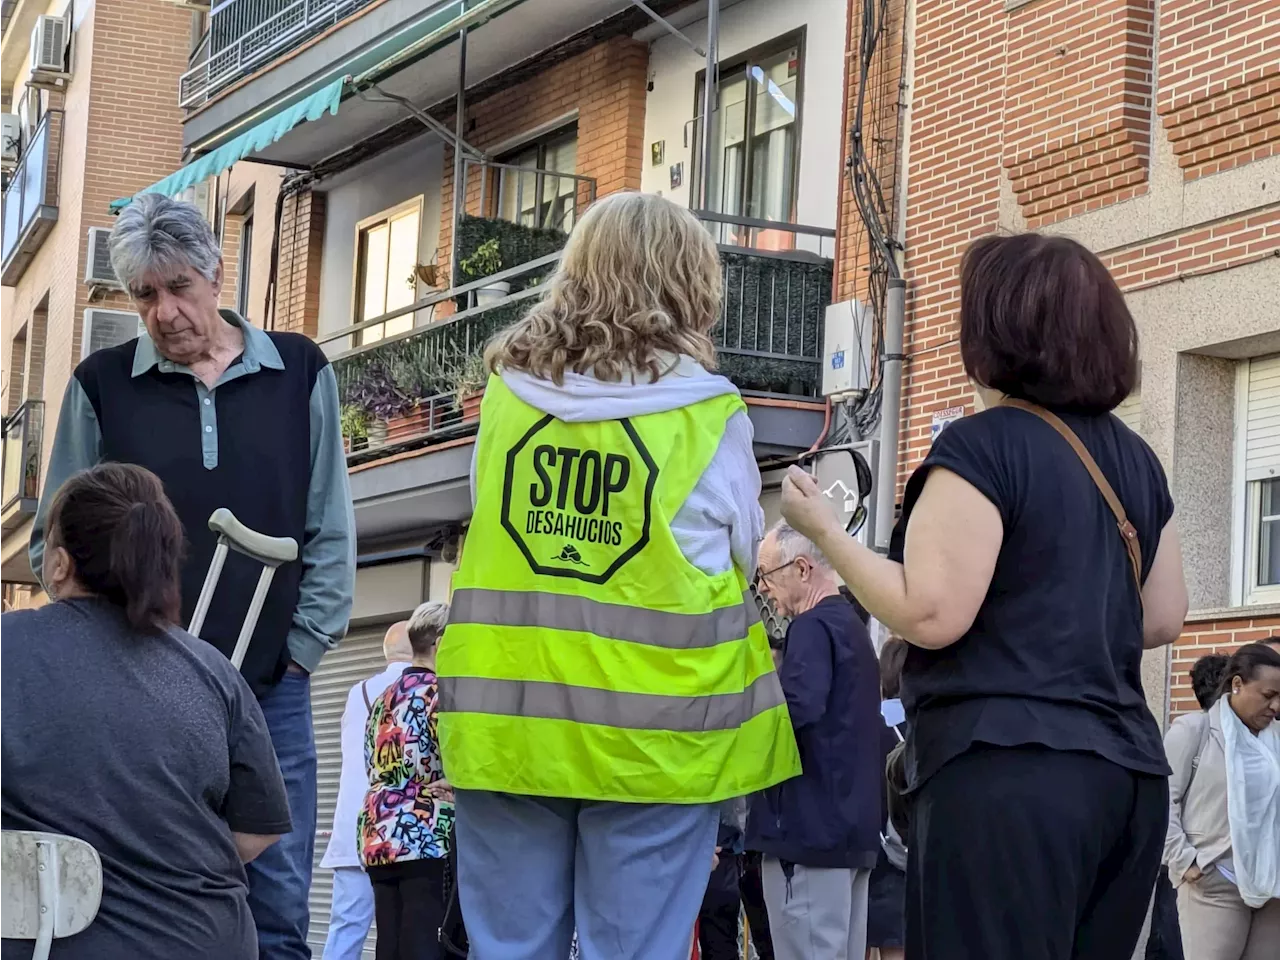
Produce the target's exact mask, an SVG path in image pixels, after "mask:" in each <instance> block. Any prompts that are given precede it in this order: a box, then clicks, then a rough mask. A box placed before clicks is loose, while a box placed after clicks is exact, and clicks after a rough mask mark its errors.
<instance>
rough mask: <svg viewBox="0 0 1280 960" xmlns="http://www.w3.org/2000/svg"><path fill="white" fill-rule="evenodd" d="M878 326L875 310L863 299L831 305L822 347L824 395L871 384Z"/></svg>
mask: <svg viewBox="0 0 1280 960" xmlns="http://www.w3.org/2000/svg"><path fill="white" fill-rule="evenodd" d="M875 326H876V317H875V311H873V310H872V309H871V307H870V305H868V304H865V303H863V302H861V301H860V300H845V301H842V302H841V303H833V304H831V306H829V307H827V312H826V333H825V334H824V337H825V339H824V341H823V347H822V393H823V395H824V396H828V397H830V396H839V395H840V394H845V393H855V392H857V391H859V390H866V389H868V388H869V387H870V386H871V364H872V361H873V359H874V355H873V354H872V352H871V351H872V349H873V348H874V346H875Z"/></svg>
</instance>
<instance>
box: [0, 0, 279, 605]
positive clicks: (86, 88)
mask: <svg viewBox="0 0 1280 960" xmlns="http://www.w3.org/2000/svg"><path fill="white" fill-rule="evenodd" d="M3 11H4V12H3V38H2V40H0V67H2V72H0V100H2V103H0V106H2V107H3V112H4V114H5V116H4V158H5V159H4V194H3V201H2V208H3V288H4V303H3V314H4V323H3V335H2V337H0V348H2V349H0V355H2V357H3V364H4V374H5V375H4V386H3V399H2V402H3V406H4V410H3V412H4V416H5V419H4V427H3V433H4V461H3V464H4V465H3V478H4V481H3V495H2V498H0V499H2V500H3V504H2V509H3V541H2V546H3V581H4V591H5V602H6V603H8V604H10V605H12V606H22V605H25V604H26V603H28V602H30V601H31V600H32V599H33V594H35V593H36V591H35V590H34V589H33V587H34V583H35V578H34V576H33V574H32V571H31V568H30V565H29V563H28V562H27V558H26V554H27V543H28V540H29V536H30V529H31V521H32V517H33V515H34V512H35V505H36V501H37V498H38V496H39V492H40V490H41V487H42V484H43V476H42V467H43V463H44V461H45V460H46V458H47V456H48V452H49V448H50V446H51V444H52V442H53V426H54V424H56V423H57V417H58V409H59V406H60V404H61V399H62V394H63V391H64V390H65V388H66V384H67V381H68V379H69V378H70V376H71V373H72V371H73V370H74V369H75V367H76V365H77V364H78V363H79V362H80V360H81V359H82V357H84V356H85V355H86V354H87V353H88V352H89V351H91V350H95V349H98V348H100V347H103V346H109V345H112V344H115V343H120V342H123V341H124V340H128V339H131V338H132V337H134V336H136V335H137V330H138V317H137V314H136V313H134V312H133V310H132V308H131V306H130V304H129V299H128V297H127V296H126V295H125V294H124V292H123V291H122V290H121V289H120V288H119V285H118V284H117V283H116V282H115V277H114V274H112V272H111V269H110V262H109V258H108V257H107V255H106V246H105V240H106V235H107V231H108V230H109V228H110V227H111V223H112V219H113V217H112V213H111V209H110V204H111V201H112V200H114V199H115V198H117V197H120V196H128V195H130V194H131V193H133V192H134V191H137V190H139V189H141V188H142V187H144V186H146V185H148V184H150V183H152V182H154V181H155V180H157V179H159V178H160V177H162V176H164V175H165V174H166V173H168V172H170V171H171V170H173V169H174V168H175V167H176V166H178V165H179V164H180V163H181V161H182V115H183V111H182V109H181V107H180V105H179V104H178V103H177V101H176V99H175V96H174V90H175V89H176V86H177V82H178V78H179V77H180V75H181V74H182V72H183V71H184V70H186V69H187V66H188V56H189V54H190V52H191V47H192V38H193V36H198V35H199V34H198V32H197V31H198V28H199V20H200V15H199V14H198V13H193V11H192V10H191V9H190V8H184V7H182V6H179V5H175V4H173V3H166V2H162V0H6V2H5V3H4V7H3ZM280 176H281V174H280V173H279V172H276V171H274V170H270V169H268V170H266V171H265V172H263V171H255V170H252V169H248V168H247V169H246V170H243V171H235V172H234V173H232V174H228V175H226V176H224V177H223V178H222V181H221V182H220V183H218V182H214V183H208V184H202V185H201V186H200V187H199V188H198V189H193V190H191V191H190V192H189V196H190V197H191V198H192V199H193V200H198V201H199V202H201V203H203V204H204V205H205V207H206V209H207V210H208V216H209V217H210V220H211V221H212V222H214V223H215V227H216V228H217V229H218V230H219V231H220V232H221V234H222V236H223V239H224V245H225V246H226V247H227V250H228V264H227V283H226V289H225V297H226V301H227V305H228V306H233V305H235V304H236V303H238V302H240V301H242V300H243V301H245V302H246V303H248V302H253V301H254V300H255V299H256V302H258V303H261V302H262V298H263V297H264V295H265V293H264V291H265V282H266V276H267V271H266V268H265V266H261V267H260V268H259V269H258V270H255V271H252V273H251V271H250V264H249V262H248V261H249V260H253V261H254V262H255V263H260V264H261V263H265V262H266V260H267V259H269V253H270V248H271V238H270V236H269V235H266V234H268V232H269V230H270V227H271V222H270V219H269V218H267V219H266V220H265V222H263V223H262V224H261V231H259V228H258V227H255V225H254V224H255V221H254V220H253V218H252V217H251V216H246V215H244V214H245V211H247V207H245V206H244V197H245V194H246V192H249V193H252V190H253V188H254V187H255V185H258V183H259V181H263V183H262V186H261V187H260V190H261V189H265V190H267V192H268V193H269V192H270V184H271V181H272V180H274V181H277V182H278V180H279V178H280ZM220 188H221V189H220ZM268 199H269V201H270V202H272V203H273V202H274V196H270V197H269V198H268ZM259 232H261V233H262V234H264V236H261V237H259V241H260V242H259V243H258V244H256V245H253V246H252V248H251V244H252V241H253V239H254V237H255V236H256V235H257V234H258V233H259ZM251 249H252V252H251ZM241 255H243V256H244V257H245V258H246V259H245V262H244V264H241V262H240V257H241ZM251 276H252V280H251V279H250V277H251ZM255 289H256V291H257V292H256V293H255V292H254V291H255ZM37 598H38V597H37Z"/></svg>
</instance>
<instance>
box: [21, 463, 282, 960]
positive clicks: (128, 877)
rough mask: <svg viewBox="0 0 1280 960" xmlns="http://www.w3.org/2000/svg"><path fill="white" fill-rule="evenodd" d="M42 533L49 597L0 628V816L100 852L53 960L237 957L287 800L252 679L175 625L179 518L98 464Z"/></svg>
mask: <svg viewBox="0 0 1280 960" xmlns="http://www.w3.org/2000/svg"><path fill="white" fill-rule="evenodd" d="M46 530H47V533H46V535H45V536H46V543H47V547H46V549H45V553H44V571H43V574H44V575H43V578H42V579H43V581H44V583H45V585H46V588H47V589H48V591H49V595H50V598H51V599H52V600H53V602H52V603H50V604H48V605H46V606H44V607H41V608H40V609H38V610H23V611H20V612H17V613H6V614H4V616H3V618H0V619H2V621H3V629H2V630H0V647H2V649H3V661H4V671H3V674H2V679H0V682H2V685H3V693H2V694H0V726H2V727H3V729H4V738H3V748H2V752H3V758H4V775H3V780H2V781H0V783H2V786H0V795H2V799H0V812H2V814H3V822H4V829H5V830H37V831H45V832H49V833H57V834H62V835H65V836H71V837H77V838H79V839H81V840H84V841H86V842H87V843H89V844H90V845H92V846H93V848H94V849H95V850H97V851H98V855H99V856H100V857H101V859H102V905H101V907H100V908H99V910H98V915H97V917H96V918H95V919H94V921H93V923H91V924H90V925H89V927H88V929H87V930H85V931H83V932H82V933H78V934H76V935H75V936H73V937H67V938H65V939H61V940H56V941H54V945H53V951H52V953H51V954H50V956H51V957H52V958H53V960H81V958H83V960H150V958H157V960H158V958H161V957H164V958H168V957H182V958H183V960H250V958H252V957H256V956H257V955H258V940H257V934H256V932H255V930H254V924H253V916H252V915H251V914H250V912H249V900H248V897H249V887H248V881H247V880H246V878H245V871H244V864H245V863H247V862H248V861H250V860H252V859H253V858H254V857H256V856H257V855H258V854H259V853H261V852H262V851H263V850H265V849H266V848H267V847H268V846H270V845H271V844H272V843H274V842H275V841H276V839H277V838H278V836H279V835H280V834H283V833H288V832H289V829H290V824H289V805H288V801H287V799H286V797H285V792H284V781H283V780H282V779H281V777H280V767H279V765H278V764H277V763H276V756H275V750H274V749H273V748H272V746H271V738H270V736H269V735H268V733H267V726H266V722H265V721H264V720H263V717H262V710H261V709H260V708H259V706H258V701H257V699H256V698H255V697H254V695H253V693H252V692H251V691H250V689H249V685H248V684H247V683H246V682H245V680H244V678H243V677H241V676H240V672H239V671H238V670H236V668H235V667H233V666H232V665H231V664H230V662H229V661H228V660H227V659H226V657H224V656H223V655H222V654H221V653H219V652H218V651H217V650H216V649H214V648H213V647H212V646H210V645H209V644H207V643H205V642H204V641H202V640H197V639H196V638H195V637H192V636H190V635H189V634H187V633H185V632H184V631H182V630H181V629H179V628H178V627H177V626H176V625H175V623H174V621H175V619H176V618H177V616H178V595H179V580H178V568H179V563H180V560H181V556H182V524H181V523H180V522H179V520H178V516H177V514H175V513H174V510H173V506H172V505H171V504H170V503H169V500H168V498H166V497H165V494H164V488H163V487H162V485H161V483H160V480H159V479H158V478H157V477H156V476H155V474H153V473H150V472H149V471H147V470H144V469H143V468H142V467H136V466H131V465H127V464H121V463H104V464H101V465H99V466H96V467H94V468H92V469H90V470H86V471H83V472H81V473H78V474H76V475H74V476H73V477H71V479H69V480H68V481H67V482H66V483H65V484H63V485H62V487H61V488H60V489H59V490H58V492H57V494H56V495H55V497H54V501H53V505H52V507H51V509H50V510H49V520H48V525H47V527H46ZM24 950H25V952H24ZM30 956H31V946H30V944H25V945H24V944H22V943H20V942H18V941H14V940H6V941H5V942H4V948H3V958H4V960H9V958H10V957H14V958H16V957H30Z"/></svg>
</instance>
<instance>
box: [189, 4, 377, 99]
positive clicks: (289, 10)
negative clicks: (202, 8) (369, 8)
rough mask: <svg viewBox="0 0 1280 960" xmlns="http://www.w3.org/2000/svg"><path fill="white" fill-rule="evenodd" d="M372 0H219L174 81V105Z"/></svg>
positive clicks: (207, 92)
mask: <svg viewBox="0 0 1280 960" xmlns="http://www.w3.org/2000/svg"><path fill="white" fill-rule="evenodd" d="M372 2H373V0H223V2H222V3H215V4H214V6H213V9H211V10H210V11H209V29H208V32H207V33H206V34H205V36H204V37H202V38H201V40H200V43H199V45H198V46H197V47H196V52H195V54H194V55H193V58H192V63H191V67H190V69H189V70H187V72H186V73H184V74H183V75H182V77H181V78H180V79H179V81H178V104H179V105H180V106H183V107H198V106H199V105H200V104H202V103H204V101H205V100H206V99H208V98H209V97H210V96H212V95H213V94H214V93H216V92H217V91H218V90H221V89H222V88H223V87H225V86H227V85H228V84H229V83H231V82H232V81H234V80H235V79H237V78H238V77H242V76H244V75H245V74H247V73H249V72H250V71H252V70H254V69H255V68H256V67H258V66H259V65H261V64H263V63H265V62H266V61H267V60H270V59H271V58H272V57H274V56H277V55H279V54H281V53H283V52H284V51H285V50H288V49H291V48H293V47H296V46H298V45H299V44H300V43H302V42H303V41H304V40H307V39H309V38H310V37H313V36H315V35H316V34H318V33H321V32H323V31H324V30H326V29H328V28H329V27H330V26H332V25H333V24H335V23H337V22H338V21H339V20H341V19H342V18H343V17H345V16H347V15H348V14H349V13H353V12H355V11H356V10H359V9H360V8H361V7H363V6H366V5H368V4H369V3H372Z"/></svg>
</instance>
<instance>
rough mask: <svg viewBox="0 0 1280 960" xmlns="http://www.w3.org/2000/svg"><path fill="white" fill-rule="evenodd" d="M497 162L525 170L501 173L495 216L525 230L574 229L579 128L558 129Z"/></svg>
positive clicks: (575, 125)
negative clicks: (575, 174) (535, 228)
mask: <svg viewBox="0 0 1280 960" xmlns="http://www.w3.org/2000/svg"><path fill="white" fill-rule="evenodd" d="M499 163H504V164H510V165H511V166H513V167H522V168H524V171H527V172H524V171H518V170H502V171H501V176H500V179H499V182H498V215H499V216H500V217H501V218H502V219H503V220H509V221H511V222H512V223H519V224H523V225H524V226H526V227H544V228H549V229H555V230H564V231H566V232H568V231H569V230H570V229H571V228H572V227H573V217H574V213H575V208H576V206H577V193H578V181H577V180H575V179H574V178H573V177H572V176H564V177H557V176H555V174H557V173H563V174H573V173H575V172H576V171H577V166H578V125H577V124H576V123H575V124H573V126H571V127H568V128H561V129H560V130H557V131H555V132H554V133H550V134H547V135H546V136H544V137H539V138H538V139H536V140H533V141H531V142H529V143H526V144H524V145H523V146H521V147H520V148H519V149H518V150H515V151H513V152H512V153H509V154H507V155H506V156H504V157H502V158H501V159H500V160H499Z"/></svg>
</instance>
